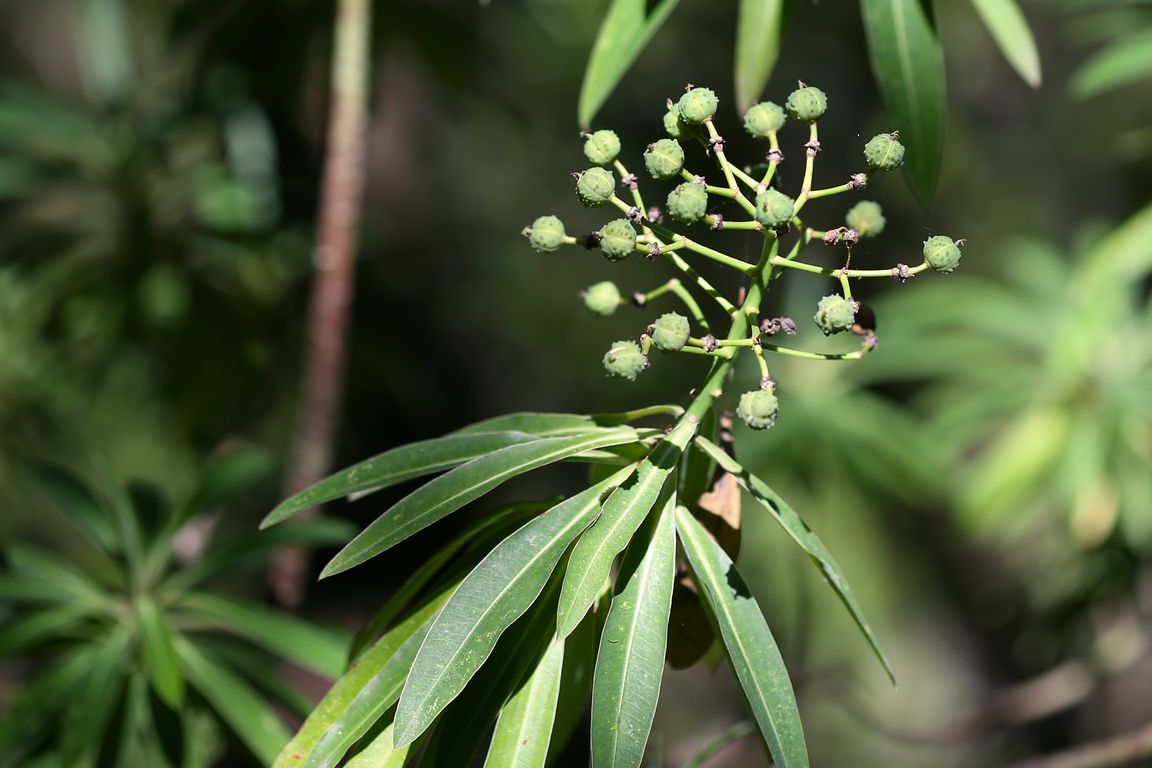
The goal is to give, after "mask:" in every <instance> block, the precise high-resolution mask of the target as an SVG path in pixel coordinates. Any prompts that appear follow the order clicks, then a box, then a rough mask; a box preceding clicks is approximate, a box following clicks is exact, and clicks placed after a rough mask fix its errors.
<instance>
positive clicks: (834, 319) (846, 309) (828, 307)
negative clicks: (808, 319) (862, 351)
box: [812, 293, 856, 336]
mask: <svg viewBox="0 0 1152 768" xmlns="http://www.w3.org/2000/svg"><path fill="white" fill-rule="evenodd" d="M812 319H813V320H815V321H816V325H818V326H819V327H820V330H822V331H823V332H824V335H825V336H831V335H832V334H834V333H840V332H841V331H847V330H848V329H850V328H851V327H852V324H853V323H854V322H856V305H855V303H854V302H853V301H852V300H851V299H846V298H844V297H843V296H840V295H839V294H835V293H834V294H832V295H831V296H825V297H824V298H822V299H820V303H819V304H817V305H816V315H815V316H814V317H813V318H812Z"/></svg>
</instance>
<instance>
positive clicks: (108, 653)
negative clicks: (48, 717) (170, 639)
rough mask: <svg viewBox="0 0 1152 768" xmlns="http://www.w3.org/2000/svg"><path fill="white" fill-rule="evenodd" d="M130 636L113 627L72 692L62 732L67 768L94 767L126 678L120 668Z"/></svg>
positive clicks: (61, 751) (126, 632)
mask: <svg viewBox="0 0 1152 768" xmlns="http://www.w3.org/2000/svg"><path fill="white" fill-rule="evenodd" d="M129 640H130V635H129V633H128V630H127V629H125V628H124V627H119V626H118V627H115V628H114V629H112V631H110V632H109V633H108V635H107V637H105V638H104V639H103V640H102V642H101V644H100V646H99V648H98V650H97V651H96V653H95V654H94V655H93V657H92V664H91V666H90V667H89V668H88V670H87V676H86V677H85V679H84V680H83V681H82V682H81V683H80V685H78V686H76V688H75V689H74V691H73V692H72V702H71V704H70V705H69V707H68V712H67V715H66V719H65V721H64V722H65V727H64V728H63V729H62V731H63V736H62V737H61V747H60V760H61V762H62V764H64V765H67V766H70V768H84V767H85V766H89V765H95V764H96V758H97V757H99V755H100V747H101V744H102V743H103V741H104V737H105V731H106V729H107V724H108V721H109V719H110V718H111V717H112V714H113V712H114V711H115V705H116V699H117V697H119V695H120V689H121V687H122V686H123V684H124V680H125V678H126V675H125V674H124V670H123V668H122V665H123V664H124V657H125V655H126V653H127V651H128V642H129Z"/></svg>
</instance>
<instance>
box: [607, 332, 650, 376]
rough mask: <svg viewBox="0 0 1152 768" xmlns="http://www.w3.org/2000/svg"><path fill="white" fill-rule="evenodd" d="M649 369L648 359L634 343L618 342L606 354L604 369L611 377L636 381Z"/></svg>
mask: <svg viewBox="0 0 1152 768" xmlns="http://www.w3.org/2000/svg"><path fill="white" fill-rule="evenodd" d="M647 367H648V358H646V357H644V353H643V352H641V351H640V345H639V344H637V343H636V342H634V341H617V342H616V343H614V344H613V345H612V348H611V349H609V350H608V351H607V352H605V353H604V369H605V370H606V371H608V374H609V375H611V376H617V377H619V378H621V379H628V381H636V377H637V376H639V375H640V372H641V371H643V370H644V369H645V368H647Z"/></svg>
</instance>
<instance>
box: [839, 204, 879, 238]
mask: <svg viewBox="0 0 1152 768" xmlns="http://www.w3.org/2000/svg"><path fill="white" fill-rule="evenodd" d="M844 223H845V224H847V225H848V226H850V227H852V229H854V230H856V231H857V232H859V233H860V237H875V236H876V235H878V234H880V233H881V232H883V231H884V225H885V224H886V223H888V220H887V219H885V218H884V211H882V210H881V209H880V204H879V203H874V202H872V201H871V200H861V201H860V202H858V203H856V205H854V206H852V207H851V208H849V209H848V213H847V215H845V216H844Z"/></svg>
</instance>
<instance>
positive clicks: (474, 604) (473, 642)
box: [396, 468, 631, 744]
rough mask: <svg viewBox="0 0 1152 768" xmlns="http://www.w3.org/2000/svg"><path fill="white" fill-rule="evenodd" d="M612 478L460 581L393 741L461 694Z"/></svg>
mask: <svg viewBox="0 0 1152 768" xmlns="http://www.w3.org/2000/svg"><path fill="white" fill-rule="evenodd" d="M630 472H631V468H628V469H627V470H622V471H620V472H617V473H616V474H615V475H613V476H612V477H611V478H609V479H608V480H605V481H604V482H601V483H598V484H597V485H594V486H592V487H591V488H588V489H587V490H585V491H583V492H581V493H579V494H577V495H575V496H573V497H572V498H570V499H568V500H567V501H563V502H561V503H560V504H557V505H556V506H555V507H553V508H552V509H550V510H549V511H547V512H545V513H544V514H543V515H541V516H540V517H538V518H536V519H535V520H533V521H532V522H530V523H528V524H527V525H525V526H524V527H522V528H520V529H519V530H518V531H516V532H515V533H513V534H512V535H511V536H509V537H508V538H506V539H505V540H504V541H502V542H500V544H499V545H497V547H496V548H495V549H493V550H492V552H490V553H489V554H488V556H487V557H485V558H484V559H483V560H481V561H480V564H479V565H477V566H476V568H475V569H473V571H472V572H471V573H469V574H468V576H467V577H466V578H465V579H464V581H463V583H461V584H460V588H459V589H458V590H456V593H455V594H454V595H452V598H451V599H450V600H449V601H448V604H447V605H445V606H444V610H443V611H441V612H440V615H439V616H438V617H437V618H436V621H435V623H434V624H433V625H432V628H431V629H430V630H429V632H428V637H427V638H425V640H424V644H423V645H422V646H421V647H420V652H419V653H418V654H417V656H416V660H415V661H414V662H413V663H412V671H411V673H410V674H409V675H408V680H407V682H406V683H405V684H404V693H403V694H402V695H401V696H400V704H399V705H398V706H397V708H396V740H397V743H399V744H408V743H410V742H411V741H412V740H413V739H415V738H416V736H418V735H420V734H421V733H423V732H424V730H425V729H426V728H427V727H428V726H429V725H430V724H431V722H432V721H433V720H434V719H436V717H437V716H438V715H439V714H440V712H441V711H442V710H443V709H444V708H445V707H446V706H448V704H449V703H451V701H452V700H453V699H455V698H456V696H458V695H459V694H460V692H461V691H462V690H464V686H465V685H467V684H468V681H469V680H471V679H472V676H473V675H475V674H476V671H477V670H478V669H479V668H480V666H481V665H482V664H483V663H484V661H485V660H486V659H487V658H488V656H489V655H490V654H491V653H492V650H493V648H494V647H495V646H496V643H497V641H498V640H499V639H500V635H501V634H502V633H503V632H504V630H505V629H507V628H508V627H509V626H510V625H511V624H512V623H513V622H514V621H516V619H518V618H520V617H521V616H523V615H524V613H525V612H526V611H527V610H528V608H529V607H531V605H532V604H533V603H534V602H535V601H536V598H537V597H539V596H540V593H541V591H542V590H543V589H544V586H545V585H546V584H547V583H548V579H549V578H550V577H551V575H552V572H553V571H554V570H555V568H556V564H557V563H558V562H559V561H560V558H561V557H562V556H563V554H564V551H565V550H566V549H567V548H568V545H569V544H571V543H572V540H573V539H575V538H576V537H577V536H578V535H580V532H581V531H583V530H584V529H585V528H587V527H588V525H590V524H591V523H592V521H593V520H595V519H596V514H597V513H598V512H599V510H600V501H601V499H602V498H603V497H604V494H605V493H607V492H608V491H609V490H610V489H612V488H614V487H616V486H617V485H619V484H620V483H621V482H623V481H624V479H625V478H626V477H627V476H628V474H630Z"/></svg>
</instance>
